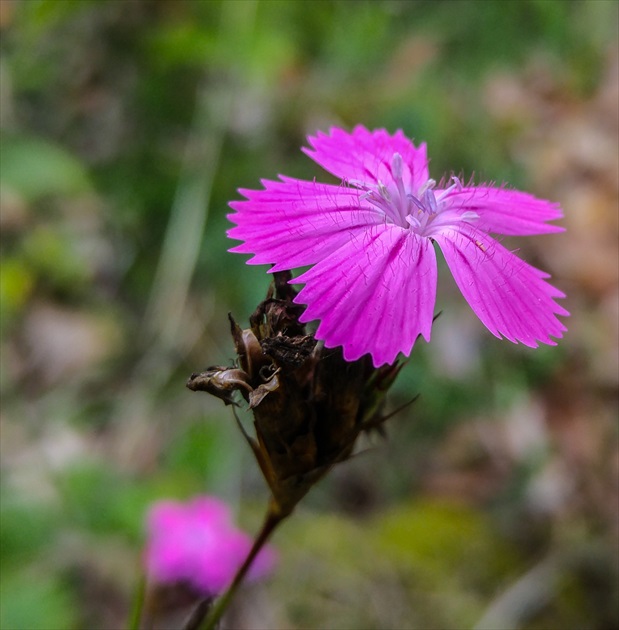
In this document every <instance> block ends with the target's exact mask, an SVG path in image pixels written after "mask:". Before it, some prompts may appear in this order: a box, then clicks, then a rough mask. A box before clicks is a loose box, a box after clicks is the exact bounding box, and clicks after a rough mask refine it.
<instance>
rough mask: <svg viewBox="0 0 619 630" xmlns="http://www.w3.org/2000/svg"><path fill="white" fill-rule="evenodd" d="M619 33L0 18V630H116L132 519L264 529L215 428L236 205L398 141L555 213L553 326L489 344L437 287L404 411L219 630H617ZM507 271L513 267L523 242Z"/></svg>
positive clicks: (609, 23)
mask: <svg viewBox="0 0 619 630" xmlns="http://www.w3.org/2000/svg"><path fill="white" fill-rule="evenodd" d="M617 6H618V5H617V3H616V2H613V1H610V0H609V1H605V0H598V1H596V0H592V1H583V2H572V1H569V0H522V1H505V2H503V1H498V2H495V1H493V0H485V1H479V2H475V1H468V0H461V1H455V2H451V1H429V0H425V1H422V0H419V1H409V2H400V1H384V2H361V1H360V2H352V1H349V2H345V1H329V0H325V1H322V2H312V1H305V2H292V1H280V0H275V1H259V2H251V1H241V0H239V1H228V2H219V1H218V2H199V1H189V0H158V1H146V0H144V1H138V0H135V1H129V0H126V1H118V0H108V1H96V0H76V1H65V0H22V1H19V0H2V1H1V2H0V27H1V33H2V43H1V57H0V64H1V65H0V70H1V74H0V88H1V96H0V106H1V108H0V124H1V129H2V145H1V149H2V153H1V158H2V163H1V184H2V186H1V202H2V212H1V227H2V241H1V244H2V250H1V256H2V266H1V285H0V286H1V298H2V299H1V316H2V317H1V329H0V333H1V351H2V354H1V368H2V372H1V380H0V387H1V394H2V414H1V418H0V423H1V424H0V429H1V437H2V440H1V450H0V453H1V455H2V463H1V467H2V468H1V470H2V481H1V489H2V495H1V497H2V530H1V543H2V580H1V586H0V602H1V608H0V626H1V627H2V629H3V630H4V629H6V630H8V629H11V628H15V629H18V628H19V629H36V628H48V629H53V630H61V629H65V628H66V629H77V628H93V629H95V628H102V629H108V628H110V629H111V628H120V627H123V624H124V620H125V618H126V615H127V611H128V609H129V607H130V601H131V597H132V589H133V587H134V584H135V582H136V580H137V576H138V574H139V566H140V553H141V551H140V550H141V545H142V537H143V515H144V512H145V510H146V509H147V507H148V505H149V504H150V503H151V502H152V501H154V500H157V499H160V498H168V497H176V498H185V497H189V496H192V495H193V494H196V493H214V494H217V495H219V496H221V497H223V498H226V499H227V500H229V501H230V502H231V503H232V505H233V506H234V507H235V509H237V510H238V513H239V519H240V522H241V523H242V524H243V525H244V527H245V528H247V529H248V530H249V531H255V530H256V529H257V528H258V526H259V524H260V519H261V514H262V510H263V508H264V504H265V501H266V499H267V492H266V490H265V488H264V485H263V482H262V481H261V479H260V477H259V474H258V472H257V470H256V466H255V464H254V462H253V461H252V457H251V454H250V453H249V452H248V448H247V447H246V444H245V443H244V441H243V439H242V438H241V436H240V434H239V432H238V430H237V428H236V427H235V426H234V423H233V420H232V417H231V414H230V412H229V409H225V408H224V406H223V404H221V403H220V401H218V400H216V399H210V398H209V397H208V396H206V395H202V394H194V393H192V392H190V391H188V390H186V389H185V387H184V384H185V380H186V378H187V377H188V375H189V374H190V373H191V372H193V371H195V370H198V369H201V368H203V367H205V366H206V365H212V364H218V363H219V364H224V365H225V364H229V363H230V361H231V359H232V356H233V348H232V343H231V340H230V339H229V333H228V324H227V313H228V311H232V313H233V314H234V316H235V317H236V319H237V320H239V321H240V322H246V321H247V318H248V316H249V314H250V313H251V312H252V311H253V309H254V308H255V306H256V304H257V303H258V302H259V301H260V300H261V299H262V297H263V296H264V293H265V291H266V289H267V286H268V276H267V275H266V274H265V271H266V268H258V267H248V266H246V265H245V264H244V260H245V258H244V257H243V256H239V255H232V254H229V253H227V251H226V250H227V248H228V247H230V245H231V243H229V242H228V241H227V240H226V238H225V230H226V228H227V225H228V224H227V221H226V213H227V212H228V209H227V205H226V204H227V202H228V201H229V200H231V199H234V198H238V193H237V192H236V189H237V188H238V187H249V188H251V187H258V181H259V178H261V177H266V178H273V177H275V176H276V175H277V174H278V173H284V174H287V175H292V176H297V177H303V178H312V177H317V178H321V177H327V176H326V175H324V174H323V173H322V172H321V171H320V169H319V168H318V167H317V166H316V165H315V164H313V163H312V162H311V160H309V159H307V158H306V157H304V156H303V154H302V153H301V152H300V151H299V148H300V146H302V145H304V144H305V137H306V135H307V134H309V133H314V132H315V131H316V130H318V129H322V130H327V129H328V127H329V126H330V125H340V126H343V127H345V128H350V127H352V126H354V125H355V124H358V123H362V124H365V125H366V126H368V127H386V128H387V129H389V130H390V131H395V130H396V129H398V128H402V129H403V130H404V132H405V133H406V134H407V135H408V136H409V137H413V138H415V139H416V140H417V141H422V140H423V141H426V142H427V143H428V147H429V155H430V156H431V160H432V161H431V172H432V174H433V176H434V177H435V178H436V179H438V178H439V177H440V176H441V175H442V174H443V173H444V172H447V173H449V172H451V171H455V172H456V173H458V172H460V171H462V172H463V173H464V174H465V176H466V177H467V178H468V176H469V175H471V174H473V173H474V174H475V177H476V180H477V181H488V180H492V181H498V182H501V181H508V182H509V183H510V184H512V185H513V186H515V187H519V188H523V189H525V190H528V191H530V192H533V193H534V194H536V195H538V196H542V197H545V198H549V199H552V200H556V201H559V202H561V203H562V205H563V208H564V211H565V215H566V218H565V220H564V222H563V224H564V225H565V226H566V227H567V232H566V233H565V234H560V235H550V236H542V237H537V238H532V239H517V240H514V243H513V247H518V248H520V250H521V253H522V255H523V256H525V257H526V258H527V260H529V261H530V262H532V263H533V264H536V265H538V266H540V267H542V268H543V269H548V270H550V271H551V273H552V275H553V282H554V284H556V285H557V286H558V287H560V288H561V289H562V290H564V291H565V292H566V293H567V295H568V298H567V300H566V301H565V304H566V306H567V308H568V310H570V311H571V313H572V317H571V318H570V319H569V320H568V321H567V325H568V329H569V330H568V333H567V335H566V336H565V339H564V340H562V341H561V342H560V344H559V345H558V346H557V347H555V348H540V349H538V350H535V351H531V350H529V349H527V348H523V347H520V346H513V345H512V344H510V343H509V342H506V341H499V340H497V339H495V338H494V337H492V335H490V333H488V332H487V331H486V330H485V329H484V328H483V326H482V325H481V324H480V323H479V322H478V321H477V320H476V318H475V316H474V315H473V314H472V313H471V312H470V309H469V308H468V306H467V305H466V304H465V302H464V300H463V299H462V297H461V296H460V295H459V293H458V291H457V289H456V287H455V285H454V283H453V281H452V280H451V278H450V277H449V274H448V273H447V272H446V269H445V268H444V266H443V268H442V269H441V276H440V281H439V294H438V304H437V308H438V309H441V310H442V311H443V314H442V316H441V318H440V319H439V320H438V321H437V322H436V324H435V326H434V331H433V339H432V343H431V344H429V345H426V344H424V343H419V344H418V345H417V346H416V347H415V349H414V351H413V354H412V357H411V360H410V362H409V363H408V365H407V366H406V368H405V369H404V371H403V373H402V374H401V375H400V377H399V380H398V383H397V385H396V387H395V391H394V393H393V394H392V397H391V406H392V407H394V408H395V407H396V406H397V405H400V404H402V403H403V402H405V401H406V400H408V399H410V398H411V397H412V396H413V395H415V394H417V393H421V397H420V399H419V400H418V401H417V402H416V403H415V404H414V405H413V406H412V407H410V408H408V409H407V410H406V411H404V412H401V413H399V414H398V415H397V416H396V417H395V418H394V419H393V420H391V421H390V424H389V427H388V438H387V440H380V439H379V440H375V441H374V442H372V443H371V444H366V445H364V452H363V454H361V455H359V456H358V457H355V458H354V459H353V460H352V461H350V462H348V463H346V464H344V465H342V466H341V467H340V468H339V469H337V470H335V471H333V473H332V475H331V476H330V477H329V478H328V479H326V480H324V481H323V482H322V483H321V484H320V486H319V487H317V488H315V489H314V490H313V491H312V493H311V494H310V495H309V496H308V497H307V499H306V500H305V501H304V503H303V505H302V506H300V507H299V508H298V510H297V512H296V513H295V515H294V517H293V518H292V519H291V520H290V521H289V522H287V523H286V524H285V526H284V527H283V528H282V530H281V531H280V532H278V533H277V534H276V536H275V538H274V544H275V545H276V546H277V547H278V548H279V550H280V565H279V569H278V571H277V572H276V574H275V575H274V576H273V577H272V578H270V579H269V580H268V581H267V582H265V583H263V584H260V585H253V586H250V587H248V588H247V589H246V590H245V591H243V593H242V594H241V595H240V596H239V597H238V599H237V601H236V603H235V606H234V609H233V610H232V611H231V614H230V617H229V618H228V622H227V623H228V625H227V626H225V627H235V628H347V629H352V628H359V629H367V628H377V629H378V628H382V629H386V628H413V629H426V628H437V629H443V628H454V629H456V630H457V629H461V628H477V629H492V630H499V629H503V628H505V629H507V628H525V629H530V630H534V629H540V630H550V629H555V628H556V629H559V628H561V629H572V628H573V629H583V628H587V629H593V630H597V629H600V630H602V629H611V628H616V627H618V626H619V619H618V615H617V605H618V603H619V602H618V599H619V598H618V596H617V557H618V556H617V553H618V544H617V541H618V532H619V526H618V507H617V492H618V485H619V484H618V476H619V448H618V441H617V440H618V435H617V425H616V420H617V393H618V391H617V388H618V378H619V377H618V365H617V363H618V332H617V319H618V311H619V298H618V292H617V291H618V290H617V276H618V273H619V271H618V269H619V261H618V253H617V249H618V247H617V236H618V234H617V196H618V155H617V136H618V127H619V123H618V119H617V106H618V100H619V99H618V63H617ZM509 245H510V246H512V243H511V241H510V242H509Z"/></svg>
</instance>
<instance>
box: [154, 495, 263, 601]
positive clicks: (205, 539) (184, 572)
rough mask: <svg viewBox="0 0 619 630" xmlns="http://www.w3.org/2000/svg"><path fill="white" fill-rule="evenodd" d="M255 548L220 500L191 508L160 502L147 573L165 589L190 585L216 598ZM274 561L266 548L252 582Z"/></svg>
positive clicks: (201, 501) (253, 570) (198, 500)
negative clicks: (172, 584)
mask: <svg viewBox="0 0 619 630" xmlns="http://www.w3.org/2000/svg"><path fill="white" fill-rule="evenodd" d="M251 546H252V540H251V538H250V537H249V536H247V535H246V534H244V533H243V532H241V531H240V530H237V529H236V528H235V527H234V525H233V523H232V519H231V516H230V510H229V508H228V506H227V505H226V504H225V503H224V502H223V501H220V500H219V499H216V498H214V497H208V496H204V497H197V498H195V499H193V500H192V501H189V502H188V503H185V504H183V503H179V502H176V501H160V502H158V503H156V504H154V505H153V506H152V507H151V509H150V511H149V513H148V516H147V543H146V557H145V562H146V572H147V575H148V577H149V579H151V580H153V581H154V582H157V583H159V584H170V583H175V582H188V583H190V584H191V585H192V586H194V587H195V588H196V589H198V590H199V591H202V592H204V593H205V594H210V595H216V594H217V593H220V592H222V591H223V590H224V589H225V588H226V587H227V586H228V585H229V583H230V582H231V581H232V578H233V577H234V575H235V573H236V571H237V569H239V567H240V566H241V565H242V564H243V561H244V560H245V558H246V556H247V554H248V553H249V550H250V548H251ZM274 559H275V558H274V552H273V551H272V550H271V549H269V548H264V549H263V550H262V551H261V552H260V553H259V554H258V556H257V558H256V559H255V561H254V563H253V565H252V568H251V569H250V571H249V576H248V577H249V578H250V579H251V578H254V579H256V578H259V577H262V576H263V575H265V574H267V573H268V572H269V571H270V570H271V569H272V567H273V565H274Z"/></svg>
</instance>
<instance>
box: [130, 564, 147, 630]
mask: <svg viewBox="0 0 619 630" xmlns="http://www.w3.org/2000/svg"><path fill="white" fill-rule="evenodd" d="M145 597H146V576H145V575H144V574H143V573H142V574H141V575H140V579H139V581H138V584H137V586H136V589H135V595H134V596H133V608H132V610H131V618H130V620H129V630H139V628H140V624H141V622H142V612H143V610H144V599H145Z"/></svg>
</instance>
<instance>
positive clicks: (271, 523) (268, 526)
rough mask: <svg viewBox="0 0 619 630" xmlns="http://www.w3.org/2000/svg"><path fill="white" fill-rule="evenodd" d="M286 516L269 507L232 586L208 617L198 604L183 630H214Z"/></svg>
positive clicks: (205, 610)
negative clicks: (263, 548)
mask: <svg viewBox="0 0 619 630" xmlns="http://www.w3.org/2000/svg"><path fill="white" fill-rule="evenodd" d="M286 516H288V514H282V513H281V512H279V511H274V510H273V509H272V508H271V507H269V511H268V512H267V515H266V518H265V520H264V524H263V525H262V529H261V530H260V532H259V533H258V535H257V536H256V539H255V540H254V544H253V545H252V548H251V550H250V552H249V554H248V555H247V558H246V559H245V562H243V564H242V566H241V568H240V569H239V570H238V571H237V573H236V575H235V576H234V580H232V584H230V586H229V587H228V590H227V591H226V592H225V593H224V594H223V595H222V596H221V597H220V598H219V599H218V600H217V603H216V604H215V605H214V606H213V607H212V608H211V609H210V612H208V615H207V614H206V613H207V611H208V607H206V609H205V606H203V605H202V604H203V603H204V602H200V604H198V606H197V608H196V609H195V611H194V613H193V614H192V616H191V618H190V619H189V620H188V622H187V623H186V624H185V627H184V629H183V630H215V628H216V626H217V622H218V621H219V620H220V619H221V617H222V615H223V614H224V612H225V611H226V609H227V608H228V606H229V605H230V602H231V601H232V598H233V597H234V595H235V593H236V591H237V590H238V588H239V586H240V585H241V582H242V581H243V579H244V578H245V576H246V575H247V572H248V571H249V569H250V567H251V565H252V563H253V561H254V560H255V558H256V556H257V555H258V553H259V552H260V550H261V549H262V547H264V545H265V543H266V542H267V540H268V539H269V537H270V536H271V534H272V533H273V531H274V530H275V528H276V527H277V526H278V525H279V524H280V523H281V522H282V521H283V520H284V519H285V518H286Z"/></svg>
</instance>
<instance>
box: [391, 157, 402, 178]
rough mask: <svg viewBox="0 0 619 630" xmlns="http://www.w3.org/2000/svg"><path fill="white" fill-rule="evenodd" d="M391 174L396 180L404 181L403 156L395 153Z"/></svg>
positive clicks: (392, 159)
mask: <svg viewBox="0 0 619 630" xmlns="http://www.w3.org/2000/svg"><path fill="white" fill-rule="evenodd" d="M391 174H392V175H393V177H394V179H402V156H401V155H400V154H399V153H394V154H393V157H392V158H391Z"/></svg>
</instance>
